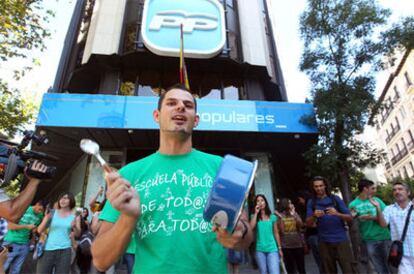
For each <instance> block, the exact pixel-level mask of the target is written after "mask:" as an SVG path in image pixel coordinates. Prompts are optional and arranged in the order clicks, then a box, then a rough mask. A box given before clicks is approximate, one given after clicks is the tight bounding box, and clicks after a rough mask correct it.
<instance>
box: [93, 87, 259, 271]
mask: <svg viewBox="0 0 414 274" xmlns="http://www.w3.org/2000/svg"><path fill="white" fill-rule="evenodd" d="M153 117H154V120H155V121H156V122H157V123H158V124H159V127H160V146H159V149H158V151H157V152H155V153H154V154H152V155H150V156H148V157H146V158H144V159H141V160H139V161H136V162H133V163H130V164H128V165H127V166H125V167H123V168H122V169H121V170H120V171H119V173H118V172H115V171H109V172H108V168H106V170H107V172H108V173H107V175H106V181H107V184H108V191H107V198H108V201H109V202H110V203H107V204H106V205H105V208H104V210H103V211H102V213H101V215H100V219H101V220H102V226H101V229H100V230H99V234H98V235H97V237H96V239H95V241H94V243H93V245H92V253H93V258H94V264H95V266H96V267H97V269H99V270H101V271H102V270H105V269H106V268H107V267H109V266H110V265H111V264H113V263H114V262H116V261H117V259H118V258H119V257H120V256H121V255H122V254H123V253H124V250H125V248H126V247H127V244H128V242H129V240H130V236H131V234H132V233H133V232H135V236H136V249H135V264H134V269H133V273H227V267H226V265H227V262H226V253H225V247H226V248H233V249H244V248H246V247H248V246H249V245H250V243H251V241H252V232H251V229H250V226H249V224H248V223H247V221H246V220H244V219H243V220H241V221H239V223H238V224H237V227H236V229H235V231H234V232H233V234H230V233H228V232H227V231H226V230H225V229H223V228H216V227H213V228H212V226H211V224H210V223H207V222H205V221H204V220H203V209H204V206H205V203H206V201H207V197H208V195H209V192H210V189H211V186H212V183H213V181H214V177H215V175H216V173H217V170H218V168H219V166H220V164H221V161H222V158H221V157H219V156H216V155H212V154H207V153H203V152H201V151H198V150H195V149H193V147H192V131H193V128H194V127H196V126H197V124H198V122H199V117H198V115H197V105H196V101H195V99H194V97H193V96H192V94H191V92H190V91H189V90H187V89H186V88H185V87H183V86H174V87H172V88H170V89H167V90H166V92H164V93H163V94H161V96H160V98H159V101H158V108H157V109H156V110H155V111H154V113H153Z"/></svg>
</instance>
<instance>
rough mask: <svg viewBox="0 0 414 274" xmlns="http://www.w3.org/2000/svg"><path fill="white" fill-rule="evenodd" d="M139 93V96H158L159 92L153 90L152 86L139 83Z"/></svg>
mask: <svg viewBox="0 0 414 274" xmlns="http://www.w3.org/2000/svg"><path fill="white" fill-rule="evenodd" d="M137 94H138V96H158V94H157V93H155V92H154V91H153V90H152V88H151V86H142V85H138V91H137Z"/></svg>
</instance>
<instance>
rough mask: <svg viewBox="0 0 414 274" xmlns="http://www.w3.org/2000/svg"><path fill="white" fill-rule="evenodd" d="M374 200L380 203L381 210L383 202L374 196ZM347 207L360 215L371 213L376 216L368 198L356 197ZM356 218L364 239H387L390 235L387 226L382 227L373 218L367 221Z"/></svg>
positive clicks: (383, 205) (383, 206)
mask: <svg viewBox="0 0 414 274" xmlns="http://www.w3.org/2000/svg"><path fill="white" fill-rule="evenodd" d="M374 199H375V200H377V201H378V202H379V204H380V207H381V211H382V210H384V208H385V204H384V202H383V201H381V199H380V198H377V197H374ZM349 209H351V210H355V211H356V212H357V213H358V216H362V215H371V216H377V209H376V208H375V206H374V205H373V204H371V202H370V201H369V199H366V200H361V199H360V198H359V197H357V198H356V199H355V200H353V201H352V202H351V203H350V204H349ZM357 220H358V224H359V231H360V233H361V238H362V239H363V240H364V241H383V240H389V239H391V237H390V231H389V229H388V228H384V227H382V226H380V225H379V224H378V222H376V221H374V220H369V221H362V220H360V219H357Z"/></svg>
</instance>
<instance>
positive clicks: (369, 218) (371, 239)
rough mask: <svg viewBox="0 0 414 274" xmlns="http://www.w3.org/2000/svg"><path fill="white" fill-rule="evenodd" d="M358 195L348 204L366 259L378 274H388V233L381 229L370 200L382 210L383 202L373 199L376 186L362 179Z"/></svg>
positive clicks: (386, 230)
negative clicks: (375, 202) (365, 251)
mask: <svg viewBox="0 0 414 274" xmlns="http://www.w3.org/2000/svg"><path fill="white" fill-rule="evenodd" d="M358 190H359V195H358V197H356V198H355V200H353V201H352V202H351V203H350V204H349V209H350V210H351V213H352V215H353V216H354V218H355V219H356V220H357V221H358V225H359V231H360V234H361V238H362V240H363V242H364V244H365V245H366V247H367V251H368V257H369V259H370V260H371V262H372V264H373V266H374V268H375V271H376V272H377V273H378V274H383V273H390V270H389V268H388V264H387V256H388V251H389V248H390V245H391V240H390V239H391V236H390V231H389V229H388V228H387V227H385V228H384V227H382V226H380V224H379V223H378V220H377V210H376V207H375V206H374V205H373V204H372V203H371V201H370V198H373V199H375V200H376V201H377V202H378V203H379V205H380V208H381V211H382V210H384V208H385V204H384V202H383V201H382V200H381V199H380V198H378V197H374V195H375V192H376V186H375V184H374V182H372V181H370V180H367V179H362V180H360V181H359V183H358Z"/></svg>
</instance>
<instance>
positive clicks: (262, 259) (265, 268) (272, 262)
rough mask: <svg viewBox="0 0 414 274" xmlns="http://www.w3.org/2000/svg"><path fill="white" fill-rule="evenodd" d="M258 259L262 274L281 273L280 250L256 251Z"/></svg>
mask: <svg viewBox="0 0 414 274" xmlns="http://www.w3.org/2000/svg"><path fill="white" fill-rule="evenodd" d="M256 261H257V265H258V266H259V270H260V274H267V273H269V274H279V270H280V268H279V251H274V252H260V251H256Z"/></svg>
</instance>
